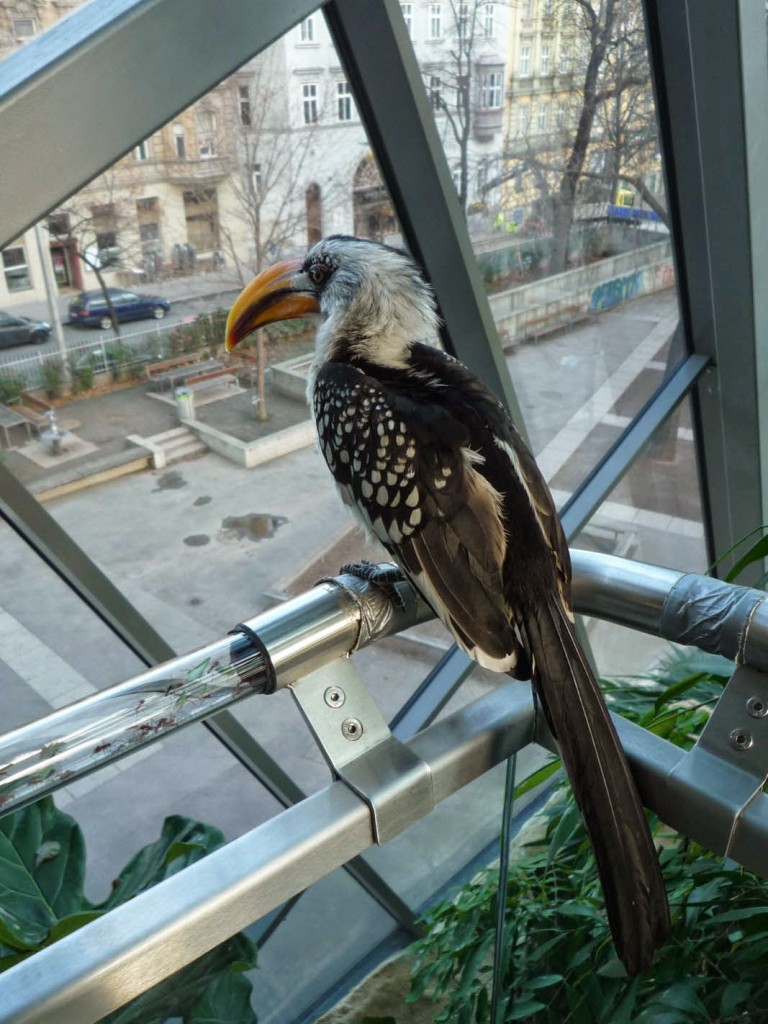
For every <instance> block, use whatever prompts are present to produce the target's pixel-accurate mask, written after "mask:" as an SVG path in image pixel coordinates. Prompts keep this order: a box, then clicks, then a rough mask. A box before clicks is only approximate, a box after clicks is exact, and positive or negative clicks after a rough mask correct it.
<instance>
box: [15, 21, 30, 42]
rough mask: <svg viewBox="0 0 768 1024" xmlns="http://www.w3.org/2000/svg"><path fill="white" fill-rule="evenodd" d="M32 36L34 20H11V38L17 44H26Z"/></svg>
mask: <svg viewBox="0 0 768 1024" xmlns="http://www.w3.org/2000/svg"><path fill="white" fill-rule="evenodd" d="M33 35H35V21H34V18H14V19H13V37H14V39H15V40H16V42H17V43H26V41H27V40H28V39H31V38H32V36H33Z"/></svg>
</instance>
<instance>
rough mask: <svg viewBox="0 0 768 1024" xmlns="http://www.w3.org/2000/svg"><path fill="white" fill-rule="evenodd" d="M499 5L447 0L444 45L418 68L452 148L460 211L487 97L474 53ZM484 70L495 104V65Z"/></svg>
mask: <svg viewBox="0 0 768 1024" xmlns="http://www.w3.org/2000/svg"><path fill="white" fill-rule="evenodd" d="M443 6H446V5H443ZM499 6H501V5H499V3H498V2H497V3H495V4H494V3H493V2H492V0H467V2H460V0H449V2H448V5H447V7H448V24H447V26H445V27H444V29H443V27H441V29H440V30H441V31H443V30H444V32H445V36H446V39H447V40H448V50H447V51H446V52H445V53H444V55H443V56H442V57H441V58H440V59H439V60H438V61H436V62H435V63H430V64H429V65H428V66H427V67H425V68H423V69H422V73H423V75H424V80H425V84H426V86H427V90H428V92H429V97H430V100H431V103H432V106H433V108H434V109H435V110H436V111H438V112H439V113H440V114H442V115H443V117H444V119H445V126H446V128H447V131H448V135H449V137H450V138H451V139H452V140H453V142H454V143H455V145H456V149H457V151H458V159H457V162H456V175H455V180H456V190H457V192H458V195H459V203H460V204H461V208H462V210H463V211H465V212H466V209H467V204H468V201H469V186H470V180H471V177H472V173H473V170H474V169H473V168H472V166H471V139H472V131H473V125H474V122H475V119H476V118H477V117H478V116H479V115H480V111H481V110H482V109H483V106H484V105H487V102H488V85H487V84H484V82H483V70H482V69H481V65H480V63H479V61H478V56H479V54H480V52H481V51H482V49H483V47H484V45H485V44H486V43H487V42H488V40H489V38H490V36H491V35H492V33H491V32H489V31H488V29H489V26H491V25H492V24H493V18H494V8H495V9H496V10H498V8H499ZM431 16H432V15H431V14H430V17H431ZM488 73H489V74H492V73H495V74H498V75H499V79H500V81H499V96H498V99H499V103H498V107H499V110H501V106H502V102H503V85H502V82H501V77H502V67H501V65H499V68H498V70H497V71H495V72H490V71H489V72H488ZM484 90H485V92H484ZM480 116H482V115H480ZM500 129H501V122H500V123H499V130H500Z"/></svg>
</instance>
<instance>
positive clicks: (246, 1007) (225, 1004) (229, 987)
mask: <svg viewBox="0 0 768 1024" xmlns="http://www.w3.org/2000/svg"><path fill="white" fill-rule="evenodd" d="M251 991H252V985H251V982H250V981H249V979H248V978H246V976H245V975H244V974H240V973H236V972H234V973H233V972H232V971H228V972H227V973H226V974H223V975H221V977H219V978H217V979H216V980H215V981H214V982H212V983H211V984H210V985H209V986H208V988H207V989H206V990H205V994H204V996H203V998H202V999H201V1000H200V1001H199V1002H198V1003H197V1004H196V1005H195V1006H193V1007H192V1009H191V1010H190V1011H189V1013H188V1014H185V1015H184V1024H257V1017H256V1014H255V1013H254V1011H253V1007H252V1006H251ZM370 1019H371V1020H372V1019H373V1018H370ZM377 1019H378V1020H380V1021H384V1018H383V1017H380V1018H377ZM389 1019H390V1020H393V1018H389Z"/></svg>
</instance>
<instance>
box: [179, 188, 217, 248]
mask: <svg viewBox="0 0 768 1024" xmlns="http://www.w3.org/2000/svg"><path fill="white" fill-rule="evenodd" d="M184 217H185V220H186V222H187V241H188V243H189V245H190V246H191V247H192V250H193V252H194V253H199V252H213V250H214V249H219V248H221V246H220V244H219V197H218V193H217V192H216V189H215V188H206V189H200V190H199V191H191V190H190V191H187V192H185V193H184Z"/></svg>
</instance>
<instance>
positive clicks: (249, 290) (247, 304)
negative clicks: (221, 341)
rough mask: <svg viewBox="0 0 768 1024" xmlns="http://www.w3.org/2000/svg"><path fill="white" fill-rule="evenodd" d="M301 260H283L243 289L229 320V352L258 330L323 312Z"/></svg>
mask: <svg viewBox="0 0 768 1024" xmlns="http://www.w3.org/2000/svg"><path fill="white" fill-rule="evenodd" d="M301 263H302V261H301V260H281V261H280V262H279V263H275V264H274V266H272V267H268V268H267V270H262V272H261V273H260V274H257V276H256V277H254V279H253V280H252V281H251V282H250V284H247V285H246V286H245V288H243V290H242V292H240V294H239V295H238V297H237V298H236V299H235V303H234V305H233V306H232V309H230V311H229V316H228V317H227V329H226V334H225V343H226V348H227V351H228V352H229V351H230V350H231V349H233V348H234V347H235V345H239V344H240V342H241V341H242V340H243V338H245V337H246V336H247V335H249V334H250V333H251V332H252V331H255V330H256V328H257V327H264V325H265V324H273V323H275V322H276V321H278V320H292V319H294V318H296V317H300V316H309V315H310V314H311V313H319V312H320V306H319V305H318V302H317V299H316V297H315V295H314V293H313V292H311V291H310V290H309V282H308V281H307V279H306V277H305V276H304V275H303V274H302V273H301Z"/></svg>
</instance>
